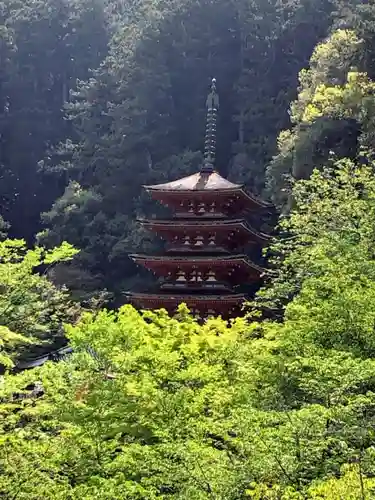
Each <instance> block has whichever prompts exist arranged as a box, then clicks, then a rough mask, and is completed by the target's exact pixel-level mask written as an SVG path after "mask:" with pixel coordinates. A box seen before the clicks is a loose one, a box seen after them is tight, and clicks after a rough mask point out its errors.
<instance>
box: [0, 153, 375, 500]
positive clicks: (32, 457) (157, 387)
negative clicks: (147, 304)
mask: <svg viewBox="0 0 375 500" xmlns="http://www.w3.org/2000/svg"><path fill="white" fill-rule="evenodd" d="M364 159H365V158H364ZM374 167H375V165H374V164H373V162H372V161H371V156H370V155H368V156H367V163H365V162H363V163H362V164H355V163H353V162H352V161H351V160H345V161H338V162H337V163H336V164H334V165H333V168H326V169H324V170H323V171H318V170H316V171H314V173H313V176H312V178H311V179H310V180H302V181H298V182H297V183H296V184H295V187H294V199H295V206H294V208H293V210H292V213H291V214H290V216H289V217H287V218H285V219H284V221H283V222H282V227H283V230H284V232H285V233H287V234H288V239H287V240H280V241H278V242H275V244H274V246H273V248H272V249H273V251H274V252H275V254H276V256H275V259H276V262H277V263H278V266H279V274H278V276H277V277H276V279H275V280H274V284H273V285H272V286H271V287H269V288H268V289H266V290H265V291H263V300H267V301H268V305H272V304H282V303H283V302H284V306H285V313H284V315H283V318H281V321H279V322H275V321H271V320H267V321H266V320H264V321H263V322H261V323H254V322H249V321H248V320H247V319H246V318H245V319H236V320H235V321H233V322H232V323H231V324H229V325H228V324H227V323H226V322H224V321H222V320H221V319H210V320H208V321H207V322H206V323H204V324H203V325H200V324H198V323H197V322H196V321H195V320H194V319H193V318H191V317H190V316H189V314H188V312H187V311H186V309H185V307H184V306H181V307H180V310H179V312H178V314H177V316H176V317H175V318H170V317H169V316H168V315H167V314H166V312H165V311H159V312H144V313H140V312H137V311H136V310H135V309H133V308H132V307H131V306H124V307H122V308H121V309H120V310H119V311H118V312H109V311H105V310H103V311H101V312H99V313H97V314H95V315H93V314H85V315H84V316H83V317H82V318H81V321H80V322H79V324H77V325H75V326H67V335H68V337H69V339H70V342H71V345H72V346H73V349H74V355H73V356H72V357H71V358H70V359H69V360H67V361H65V362H61V363H59V364H57V365H47V366H45V367H44V368H42V369H39V370H37V371H35V372H34V373H26V374H21V375H17V376H12V375H7V376H6V378H5V384H3V387H2V389H1V391H2V392H1V394H0V396H1V397H2V401H3V403H2V404H1V405H0V411H1V412H2V414H3V424H2V425H3V428H2V429H3V430H2V432H3V437H2V440H1V442H0V462H1V464H0V465H1V467H2V470H3V471H4V473H3V475H2V477H1V481H2V482H0V492H1V493H2V495H3V496H4V497H5V498H12V496H14V494H15V492H16V491H18V492H19V493H18V494H19V495H21V496H20V497H21V498H29V499H33V498H38V495H39V494H40V490H39V488H40V483H43V487H45V490H44V495H45V498H51V499H52V498H60V497H61V498H73V499H75V498H77V499H78V498H80V499H82V498H83V499H89V498H98V499H101V498H111V499H124V498H129V499H130V498H131V499H133V498H139V499H152V498H154V499H157V498H161V499H162V498H176V499H191V498H195V499H202V500H203V499H210V498H215V499H223V500H224V499H225V500H231V499H233V500H235V499H238V498H255V499H259V500H260V499H262V500H263V499H269V500H280V499H284V500H292V499H293V500H302V499H311V500H312V499H318V498H322V499H323V498H326V499H334V498H340V497H342V498H353V499H358V500H363V499H367V498H368V499H370V498H372V496H373V494H374V487H375V485H374V477H375V461H374V458H375V456H374V432H373V425H374V421H373V419H374V408H375V397H374V395H375V361H374V352H375V344H374V324H375V321H374V310H375V303H374V301H375V287H374V283H375V277H374V276H373V274H374V269H375V268H374V262H375V260H374V254H373V247H374V237H375V234H374V224H373V221H374V215H375V214H374V210H375V205H374V200H375V176H374V170H375V169H374ZM286 291H287V292H288V296H287V297H286V293H285V292H286ZM285 302H287V303H286V304H285ZM36 379H38V380H41V381H42V383H43V387H44V395H43V396H42V397H41V398H39V399H36V400H35V398H34V399H32V398H31V399H30V398H29V397H25V398H23V399H20V397H19V396H18V399H17V397H16V398H15V397H14V394H15V393H16V394H18V395H19V394H23V395H26V396H27V394H28V392H27V390H26V389H25V387H26V386H27V384H28V383H30V381H31V380H34V381H35V380H36ZM12 395H13V399H12ZM14 464H17V465H16V466H15V465H14ZM31 470H33V471H34V473H33V474H31ZM44 481H45V484H44ZM46 485H48V488H47V486H46ZM22 495H23V497H22Z"/></svg>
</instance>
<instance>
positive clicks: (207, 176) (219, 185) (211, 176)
mask: <svg viewBox="0 0 375 500" xmlns="http://www.w3.org/2000/svg"><path fill="white" fill-rule="evenodd" d="M144 188H145V189H146V190H147V191H223V190H224V191H238V190H240V189H242V184H234V183H233V182H230V181H228V180H227V179H224V177H222V176H221V175H220V174H218V173H217V172H215V171H213V172H197V173H196V174H193V175H189V176H187V177H183V178H182V179H177V180H176V181H171V182H166V183H164V184H154V185H152V186H144Z"/></svg>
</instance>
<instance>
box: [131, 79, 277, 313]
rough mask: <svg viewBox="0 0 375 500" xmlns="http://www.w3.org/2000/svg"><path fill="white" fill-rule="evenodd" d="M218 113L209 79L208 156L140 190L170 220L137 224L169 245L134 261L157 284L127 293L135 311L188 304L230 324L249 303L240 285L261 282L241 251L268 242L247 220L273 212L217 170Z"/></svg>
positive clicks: (259, 271) (258, 272) (257, 268)
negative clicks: (190, 170)
mask: <svg viewBox="0 0 375 500" xmlns="http://www.w3.org/2000/svg"><path fill="white" fill-rule="evenodd" d="M218 107H219V99H218V95H217V93H216V80H215V79H214V80H213V81H212V87H211V93H210V94H209V96H208V98H207V109H208V111H207V128H206V139H205V155H204V164H203V165H202V167H201V169H200V172H198V173H196V174H193V175H190V176H188V177H184V178H183V179H179V180H176V181H172V182H168V183H165V184H157V185H154V186H144V187H145V189H146V191H147V192H148V193H149V194H150V195H151V197H152V198H153V199H154V200H157V201H158V202H159V203H161V204H162V205H164V206H166V207H168V208H169V209H170V210H171V211H172V212H173V216H172V217H171V218H170V219H168V220H141V221H140V222H141V224H142V225H143V226H144V227H146V228H147V229H149V230H151V231H153V232H154V233H156V234H157V235H158V236H160V237H162V238H163V239H164V240H165V241H166V249H165V253H164V254H163V255H141V254H136V255H131V258H132V259H133V260H134V261H135V262H136V263H137V264H139V265H141V266H143V267H145V268H146V269H148V270H150V271H152V272H153V273H154V274H155V275H156V276H158V277H159V278H161V282H160V284H159V286H158V288H157V289H156V290H155V291H153V292H151V291H150V292H148V293H147V292H145V293H135V292H133V293H131V294H130V300H131V302H132V303H133V304H134V305H135V306H136V307H139V308H142V309H161V308H165V309H166V310H167V311H168V312H169V313H173V312H175V311H176V309H177V307H178V306H179V304H181V303H185V304H186V305H187V307H188V308H189V309H190V311H191V312H192V313H193V314H196V315H198V316H199V317H201V318H204V317H207V316H210V315H212V316H218V315H221V316H222V317H223V318H230V317H235V316H237V315H239V314H240V313H241V309H242V307H241V306H242V304H243V303H244V301H245V300H246V298H247V297H246V294H245V293H244V292H241V291H240V287H241V285H244V284H245V285H246V284H252V283H253V284H254V283H257V282H259V281H260V278H261V275H262V273H263V269H262V268H261V267H260V266H259V265H257V264H255V263H254V262H253V261H252V260H250V259H249V257H248V256H247V255H246V254H245V253H244V250H245V249H246V248H248V247H249V246H250V245H253V246H254V245H255V246H256V247H259V246H260V245H262V244H264V243H265V242H266V241H267V240H268V236H267V235H266V234H263V233H261V232H258V231H256V230H255V229H253V228H252V227H251V226H250V225H249V224H248V223H247V222H246V220H245V218H244V215H245V214H248V215H253V216H254V215H256V214H257V213H258V212H259V210H261V209H264V208H266V207H269V206H270V205H269V204H268V203H265V202H263V201H261V200H260V199H257V198H255V197H254V196H252V195H250V194H248V193H246V192H245V191H244V189H243V186H242V185H240V184H233V183H232V182H229V181H228V180H226V179H224V178H223V177H221V176H220V175H219V174H218V173H217V172H216V171H215V169H214V163H215V153H216V118H217V112H218Z"/></svg>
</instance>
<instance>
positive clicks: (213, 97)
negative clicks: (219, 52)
mask: <svg viewBox="0 0 375 500" xmlns="http://www.w3.org/2000/svg"><path fill="white" fill-rule="evenodd" d="M206 107H207V122H206V137H205V144H204V162H203V166H202V167H201V173H212V172H213V171H214V170H215V167H214V165H215V157H216V121H217V112H218V109H219V96H218V94H217V91H216V78H212V81H211V92H210V93H209V94H208V96H207V100H206Z"/></svg>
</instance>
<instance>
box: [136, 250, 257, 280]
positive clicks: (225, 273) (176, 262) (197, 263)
mask: <svg viewBox="0 0 375 500" xmlns="http://www.w3.org/2000/svg"><path fill="white" fill-rule="evenodd" d="M130 258H131V259H133V261H134V262H135V263H136V264H138V265H141V266H142V267H144V268H146V269H148V270H149V271H151V272H153V273H155V274H156V275H158V276H167V275H168V274H177V271H178V270H182V271H183V272H186V273H191V272H193V271H200V272H202V273H207V272H210V271H213V272H215V274H216V275H217V278H218V279H223V280H227V279H229V280H230V282H233V280H234V279H236V280H238V281H239V282H240V283H244V282H246V281H258V280H259V279H260V278H261V276H262V275H263V273H264V269H263V268H261V267H260V266H257V265H256V264H254V263H253V262H252V261H251V260H250V259H248V257H246V256H245V255H239V256H237V257H234V256H231V255H217V256H214V257H213V256H212V255H211V256H202V255H195V256H193V255H189V256H178V255H163V256H150V255H130Z"/></svg>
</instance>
